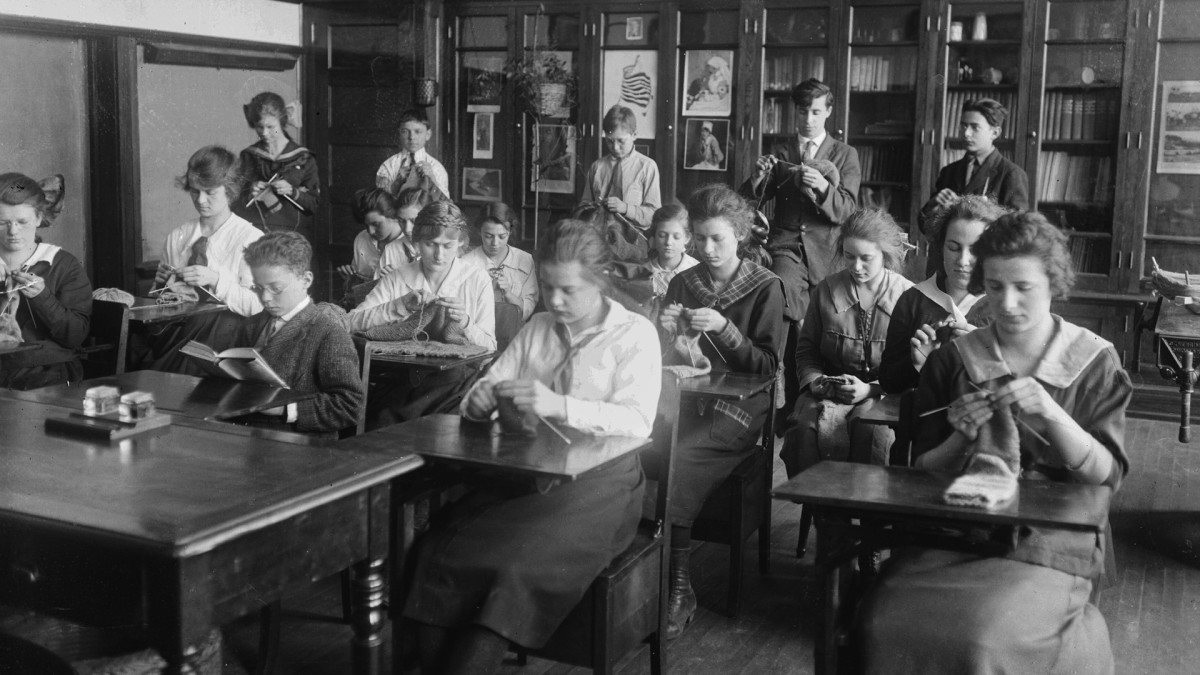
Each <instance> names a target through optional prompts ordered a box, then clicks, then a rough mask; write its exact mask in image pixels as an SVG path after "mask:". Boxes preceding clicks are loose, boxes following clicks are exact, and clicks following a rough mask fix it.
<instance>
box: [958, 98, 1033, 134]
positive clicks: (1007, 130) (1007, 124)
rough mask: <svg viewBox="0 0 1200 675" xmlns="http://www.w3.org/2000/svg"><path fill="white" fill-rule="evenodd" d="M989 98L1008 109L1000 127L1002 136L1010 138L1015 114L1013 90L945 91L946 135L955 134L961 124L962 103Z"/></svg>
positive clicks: (1012, 132) (1013, 130) (1013, 128)
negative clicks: (1006, 117) (1002, 125)
mask: <svg viewBox="0 0 1200 675" xmlns="http://www.w3.org/2000/svg"><path fill="white" fill-rule="evenodd" d="M978 98H990V99H994V100H996V101H999V102H1000V105H1002V106H1004V107H1005V108H1007V109H1008V119H1006V120H1004V127H1003V128H1002V129H1001V136H1002V137H1003V138H1012V137H1013V134H1014V133H1015V129H1016V115H1015V114H1014V112H1015V111H1014V110H1013V107H1014V106H1015V104H1016V98H1017V93H1016V92H1015V91H986V90H984V91H948V92H946V126H945V129H946V135H947V136H957V135H958V134H959V127H960V126H961V125H962V107H963V104H964V103H966V102H967V101H969V100H972V99H978Z"/></svg>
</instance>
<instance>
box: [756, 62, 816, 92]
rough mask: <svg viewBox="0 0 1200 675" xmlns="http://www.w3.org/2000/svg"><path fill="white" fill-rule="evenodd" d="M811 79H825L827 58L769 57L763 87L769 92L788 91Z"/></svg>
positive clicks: (764, 72) (764, 70)
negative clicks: (797, 84) (798, 83)
mask: <svg viewBox="0 0 1200 675" xmlns="http://www.w3.org/2000/svg"><path fill="white" fill-rule="evenodd" d="M809 78H816V79H818V80H824V79H825V56H824V55H822V54H788V55H786V56H769V57H767V59H766V61H765V63H763V85H764V88H765V89H767V90H773V91H788V90H791V88H792V87H794V86H795V85H796V83H797V82H803V81H804V80H807V79H809Z"/></svg>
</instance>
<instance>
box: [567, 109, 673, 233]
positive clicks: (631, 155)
mask: <svg viewBox="0 0 1200 675" xmlns="http://www.w3.org/2000/svg"><path fill="white" fill-rule="evenodd" d="M603 127H604V145H605V147H607V148H608V154H607V155H605V156H603V157H601V158H600V159H598V160H596V161H595V162H592V167H591V168H590V169H588V173H587V179H586V180H585V181H584V182H583V197H582V199H581V201H583V202H596V203H599V204H600V206H601V207H603V208H604V210H605V211H606V212H608V213H610V214H614V215H617V216H623V217H624V218H626V219H627V220H629V222H630V223H631V224H632V225H633V226H634V227H636V228H637V229H638V230H641V231H642V232H643V233H645V231H646V230H647V229H648V228H649V227H650V220H651V219H652V218H653V217H654V212H655V211H657V210H658V208H659V207H660V206H662V195H661V194H660V192H659V187H658V165H657V164H655V163H654V160H653V159H650V158H649V157H647V156H645V155H643V154H642V153H640V152H638V151H637V150H634V149H633V142H634V141H636V140H637V118H636V117H634V114H633V111H632V110H630V109H629V108H626V107H625V106H622V105H615V106H613V107H612V108H611V109H609V111H608V112H607V113H605V114H604V122H603Z"/></svg>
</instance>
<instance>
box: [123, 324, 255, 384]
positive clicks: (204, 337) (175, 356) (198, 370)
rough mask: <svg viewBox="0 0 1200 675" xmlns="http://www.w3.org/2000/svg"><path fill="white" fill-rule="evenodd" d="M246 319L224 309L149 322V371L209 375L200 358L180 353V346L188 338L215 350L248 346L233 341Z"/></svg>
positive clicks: (185, 342)
mask: <svg viewBox="0 0 1200 675" xmlns="http://www.w3.org/2000/svg"><path fill="white" fill-rule="evenodd" d="M245 321H246V318H245V317H243V316H240V315H238V314H234V313H233V312H231V311H229V310H225V311H223V312H215V313H213V314H199V315H196V316H191V317H188V318H187V319H184V320H183V321H179V322H175V323H169V324H165V325H152V326H150V327H149V328H148V329H147V340H148V342H149V346H150V361H149V367H150V368H151V369H152V370H161V371H165V372H168V373H180V374H182V375H197V376H201V377H203V376H205V375H208V374H209V373H208V371H206V370H205V369H204V368H203V367H201V366H200V362H199V361H197V360H196V359H194V358H192V357H190V356H186V355H184V354H180V353H179V348H180V347H182V346H184V345H185V344H187V343H188V341H190V340H195V341H196V342H200V343H202V344H206V345H208V346H209V347H212V348H213V349H215V350H216V351H218V352H220V351H224V350H226V349H229V348H231V347H238V346H241V347H245V346H247V345H238V344H236V343H237V338H238V335H240V334H241V332H242V324H243V323H245Z"/></svg>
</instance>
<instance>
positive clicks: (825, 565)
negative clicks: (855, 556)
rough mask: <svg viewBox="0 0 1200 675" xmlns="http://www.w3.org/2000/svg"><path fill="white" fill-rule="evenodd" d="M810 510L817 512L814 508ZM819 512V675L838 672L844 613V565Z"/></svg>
mask: <svg viewBox="0 0 1200 675" xmlns="http://www.w3.org/2000/svg"><path fill="white" fill-rule="evenodd" d="M805 508H806V509H814V510H817V509H816V508H815V507H814V506H813V505H811V504H809V505H806V506H805ZM823 515H824V514H823V513H822V512H821V511H820V510H817V513H816V514H814V521H815V522H816V525H817V575H818V578H819V579H820V580H821V588H820V594H821V619H820V621H819V622H818V623H817V640H816V644H815V645H814V647H813V655H814V660H815V671H816V673H817V675H836V673H837V667H838V666H837V622H838V615H839V614H840V613H841V596H840V592H841V564H840V563H838V562H837V561H835V560H834V559H833V558H834V556H833V544H834V541H833V539H832V533H831V532H830V530H831V527H830V524H829V523H828V522H827V521H825V519H824V518H823Z"/></svg>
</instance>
